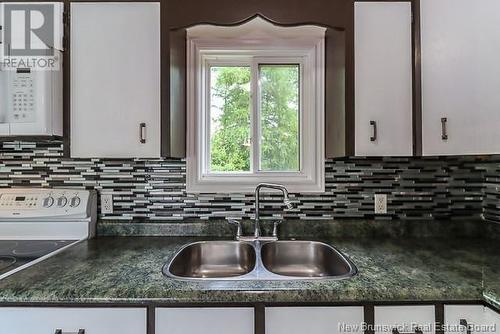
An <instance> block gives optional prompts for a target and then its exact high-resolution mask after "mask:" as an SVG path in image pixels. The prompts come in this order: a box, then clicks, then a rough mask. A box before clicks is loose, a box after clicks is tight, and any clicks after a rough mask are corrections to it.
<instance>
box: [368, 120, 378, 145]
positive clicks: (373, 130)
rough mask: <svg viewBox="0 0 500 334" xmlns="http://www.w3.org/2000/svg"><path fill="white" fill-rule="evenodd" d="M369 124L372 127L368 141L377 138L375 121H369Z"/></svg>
mask: <svg viewBox="0 0 500 334" xmlns="http://www.w3.org/2000/svg"><path fill="white" fill-rule="evenodd" d="M370 125H371V127H372V135H371V137H370V141H376V140H377V122H375V121H370Z"/></svg>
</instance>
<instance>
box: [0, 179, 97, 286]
mask: <svg viewBox="0 0 500 334" xmlns="http://www.w3.org/2000/svg"><path fill="white" fill-rule="evenodd" d="M96 220H97V198H96V193H95V192H94V191H87V190H80V189H47V188H10V189H0V279H2V278H4V277H7V276H9V275H12V274H13V273H15V272H18V271H20V270H22V269H24V268H26V267H29V266H31V265H33V264H35V263H38V262H40V261H42V260H44V259H46V258H48V257H50V256H52V255H55V254H57V253H59V252H61V251H62V250H64V249H66V248H68V247H70V246H72V245H74V244H75V243H77V242H79V241H81V240H84V239H88V238H92V237H93V236H94V235H95V226H96Z"/></svg>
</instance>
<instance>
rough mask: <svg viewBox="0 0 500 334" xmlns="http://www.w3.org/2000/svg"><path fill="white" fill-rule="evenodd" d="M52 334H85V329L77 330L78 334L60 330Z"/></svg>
mask: <svg viewBox="0 0 500 334" xmlns="http://www.w3.org/2000/svg"><path fill="white" fill-rule="evenodd" d="M54 334H85V329H79V330H78V333H70V332H63V331H62V329H56V331H55V332H54Z"/></svg>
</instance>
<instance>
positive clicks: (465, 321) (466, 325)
mask: <svg viewBox="0 0 500 334" xmlns="http://www.w3.org/2000/svg"><path fill="white" fill-rule="evenodd" d="M460 326H464V327H465V328H466V330H467V334H471V330H470V326H469V324H467V320H465V319H460Z"/></svg>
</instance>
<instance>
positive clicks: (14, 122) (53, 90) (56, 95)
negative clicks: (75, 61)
mask: <svg viewBox="0 0 500 334" xmlns="http://www.w3.org/2000/svg"><path fill="white" fill-rule="evenodd" d="M12 4H14V5H16V4H26V3H25V2H24V3H22V2H15V3H14V2H8V3H7V2H4V3H1V4H0V14H3V12H4V8H6V7H4V6H7V5H12ZM42 4H43V3H42ZM45 4H51V6H52V5H53V8H54V25H55V29H54V30H55V31H57V32H58V35H60V36H56V37H55V39H54V42H55V45H54V46H53V52H54V54H55V57H58V59H59V61H60V67H59V69H58V70H56V71H53V70H50V71H40V70H32V69H30V68H16V69H8V70H5V69H2V66H0V136H1V137H5V136H62V134H63V75H62V31H63V29H62V25H63V4H62V3H48V2H47V3H45ZM3 19H4V15H0V25H3V24H4V23H5V22H1V21H3ZM19 21H20V22H16V21H15V20H14V19H12V20H11V25H12V26H15V25H16V24H17V25H19V24H20V23H21V24H24V21H23V20H19ZM5 31H6V29H2V30H1V31H0V33H2V34H4V33H5ZM12 31H14V28H12ZM12 38H14V37H12ZM2 41H6V38H5V36H3V35H2ZM4 45H5V44H0V47H2V50H0V53H2V54H4V52H5V49H4Z"/></svg>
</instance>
